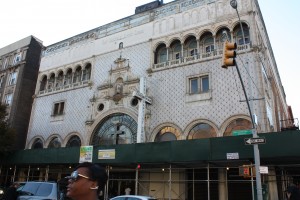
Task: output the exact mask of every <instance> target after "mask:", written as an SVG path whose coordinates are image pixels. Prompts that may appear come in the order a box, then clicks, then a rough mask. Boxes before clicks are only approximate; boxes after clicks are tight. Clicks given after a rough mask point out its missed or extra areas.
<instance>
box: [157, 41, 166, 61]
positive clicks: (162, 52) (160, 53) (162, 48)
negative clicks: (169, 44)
mask: <svg viewBox="0 0 300 200" xmlns="http://www.w3.org/2000/svg"><path fill="white" fill-rule="evenodd" d="M164 62H167V48H166V45H165V44H161V45H159V46H158V48H157V49H156V55H155V64H158V63H164Z"/></svg>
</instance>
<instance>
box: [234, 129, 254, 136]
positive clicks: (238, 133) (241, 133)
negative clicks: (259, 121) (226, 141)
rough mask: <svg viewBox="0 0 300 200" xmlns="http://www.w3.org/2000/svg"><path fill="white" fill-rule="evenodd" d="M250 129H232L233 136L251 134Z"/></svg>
mask: <svg viewBox="0 0 300 200" xmlns="http://www.w3.org/2000/svg"><path fill="white" fill-rule="evenodd" d="M251 134H252V130H237V131H232V135H233V136H238V135H251Z"/></svg>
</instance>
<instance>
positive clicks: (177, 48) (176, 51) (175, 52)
mask: <svg viewBox="0 0 300 200" xmlns="http://www.w3.org/2000/svg"><path fill="white" fill-rule="evenodd" d="M169 58H170V59H169V60H178V59H180V58H181V43H180V41H178V40H176V41H174V42H173V43H172V44H171V46H170V53H169Z"/></svg>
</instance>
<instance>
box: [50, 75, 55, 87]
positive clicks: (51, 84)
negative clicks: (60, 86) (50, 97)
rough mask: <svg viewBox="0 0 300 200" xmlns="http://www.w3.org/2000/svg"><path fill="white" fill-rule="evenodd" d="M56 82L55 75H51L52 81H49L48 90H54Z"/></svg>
mask: <svg viewBox="0 0 300 200" xmlns="http://www.w3.org/2000/svg"><path fill="white" fill-rule="evenodd" d="M54 81H55V74H54V73H53V74H51V76H50V79H49V81H48V90H51V89H53V87H54Z"/></svg>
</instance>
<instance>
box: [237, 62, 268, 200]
mask: <svg viewBox="0 0 300 200" xmlns="http://www.w3.org/2000/svg"><path fill="white" fill-rule="evenodd" d="M235 66H236V70H237V73H238V75H239V79H240V81H241V85H242V88H243V91H244V95H245V99H246V102H247V106H248V110H249V114H250V117H251V122H252V135H253V138H257V137H258V135H257V132H256V128H255V122H254V119H253V114H252V111H251V108H250V103H249V100H248V97H247V93H246V90H245V86H244V83H243V80H242V77H241V73H240V70H239V67H238V65H237V63H235ZM253 150H254V163H255V175H256V190H257V191H256V192H257V200H263V198H262V185H261V176H260V172H259V167H260V154H259V149H258V144H253Z"/></svg>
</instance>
